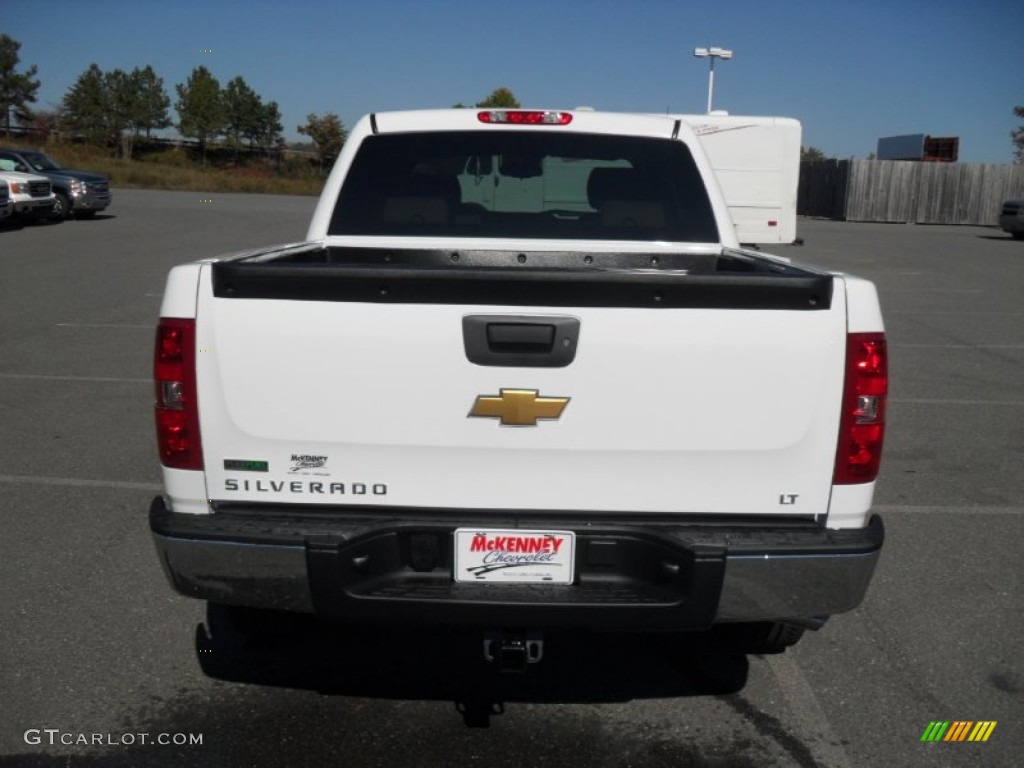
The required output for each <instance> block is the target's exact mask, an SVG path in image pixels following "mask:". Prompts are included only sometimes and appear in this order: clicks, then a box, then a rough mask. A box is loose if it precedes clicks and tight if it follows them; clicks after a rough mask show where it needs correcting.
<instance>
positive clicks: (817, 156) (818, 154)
mask: <svg viewBox="0 0 1024 768" xmlns="http://www.w3.org/2000/svg"><path fill="white" fill-rule="evenodd" d="M828 159H829V158H827V157H825V153H824V152H822V151H821V150H820V149H818V148H817V147H800V162H802V163H817V162H819V161H821V160H828Z"/></svg>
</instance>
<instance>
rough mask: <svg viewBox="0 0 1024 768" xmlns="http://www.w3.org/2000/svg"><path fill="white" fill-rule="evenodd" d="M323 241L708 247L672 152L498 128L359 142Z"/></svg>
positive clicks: (691, 167) (693, 187) (695, 187)
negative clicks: (424, 239)
mask: <svg viewBox="0 0 1024 768" xmlns="http://www.w3.org/2000/svg"><path fill="white" fill-rule="evenodd" d="M328 234H330V235H392V236H402V235H409V236H418V235H422V236H445V237H484V238H490V237H500V238H539V239H556V240H557V239H567V240H641V241H669V242H688V243H717V242H718V241H719V233H718V229H717V226H716V224H715V218H714V214H713V212H712V209H711V203H710V201H709V199H708V195H707V192H706V190H705V188H704V182H703V179H702V178H701V175H700V172H699V170H698V169H697V167H696V164H695V163H694V161H693V157H692V155H691V154H690V151H689V149H688V148H687V146H686V145H685V144H683V143H682V142H679V141H674V140H669V139H655V138H644V137H630V136H613V135H596V134H595V135H591V134H580V133H576V134H573V133H558V134H556V133H554V132H549V131H509V130H502V131H450V132H427V133H398V134H382V135H377V136H370V137H367V138H366V139H365V140H364V141H363V143H362V145H361V146H360V148H359V151H358V153H357V154H356V157H355V158H354V159H353V163H352V167H351V168H350V169H349V172H348V174H347V176H346V179H345V183H344V186H343V187H342V189H341V193H340V195H339V197H338V201H337V203H336V205H335V209H334V213H333V216H332V218H331V223H330V227H329V230H328Z"/></svg>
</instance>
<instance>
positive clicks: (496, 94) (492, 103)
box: [476, 88, 522, 109]
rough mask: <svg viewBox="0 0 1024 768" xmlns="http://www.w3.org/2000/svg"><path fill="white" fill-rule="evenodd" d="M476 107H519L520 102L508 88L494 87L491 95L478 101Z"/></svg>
mask: <svg viewBox="0 0 1024 768" xmlns="http://www.w3.org/2000/svg"><path fill="white" fill-rule="evenodd" d="M476 105H477V106H478V107H494V108H497V109H519V108H520V107H521V106H522V104H520V103H519V99H517V98H516V96H515V94H514V93H512V91H510V90H509V89H508V88H495V89H494V90H493V91H491V95H490V96H488V97H487V98H486V99H484V100H483V101H478V102H477V104H476Z"/></svg>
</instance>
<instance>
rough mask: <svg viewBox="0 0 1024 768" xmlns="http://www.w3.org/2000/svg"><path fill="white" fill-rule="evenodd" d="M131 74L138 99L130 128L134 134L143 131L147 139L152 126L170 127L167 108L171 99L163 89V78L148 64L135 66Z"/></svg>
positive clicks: (158, 127) (157, 127)
mask: <svg viewBox="0 0 1024 768" xmlns="http://www.w3.org/2000/svg"><path fill="white" fill-rule="evenodd" d="M131 76H132V80H133V82H134V90H135V93H136V98H137V100H138V101H137V104H136V108H135V110H134V112H133V114H132V128H133V129H134V130H135V133H136V135H138V134H139V133H140V132H141V131H145V132H146V138H147V139H148V138H149V134H150V131H152V130H153V129H154V128H156V129H160V128H169V127H170V125H171V118H170V117H169V116H168V114H167V108H168V107H170V106H171V99H170V97H168V95H167V91H165V90H164V79H163V78H162V77H158V76H157V74H156V72H154V71H153V67H151V66H150V65H148V64H147V65H146V68H145V69H139V68H138V67H136V68H135V69H133V70H132V75H131Z"/></svg>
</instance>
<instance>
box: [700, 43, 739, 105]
mask: <svg viewBox="0 0 1024 768" xmlns="http://www.w3.org/2000/svg"><path fill="white" fill-rule="evenodd" d="M693 55H694V56H696V57H697V58H698V59H708V61H709V62H710V64H711V69H710V71H709V72H708V114H709V115H710V114H711V100H712V98H713V97H714V95H715V59H731V58H732V51H728V50H726V49H725V48H694V49H693Z"/></svg>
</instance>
